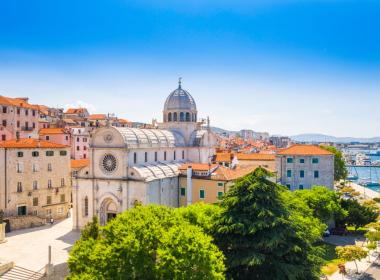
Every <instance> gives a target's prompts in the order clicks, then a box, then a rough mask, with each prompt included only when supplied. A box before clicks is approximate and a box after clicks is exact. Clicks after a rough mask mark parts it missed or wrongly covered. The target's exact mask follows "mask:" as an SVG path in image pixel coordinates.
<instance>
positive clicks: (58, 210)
mask: <svg viewBox="0 0 380 280" xmlns="http://www.w3.org/2000/svg"><path fill="white" fill-rule="evenodd" d="M57 214H58V215H62V214H63V207H58V209H57Z"/></svg>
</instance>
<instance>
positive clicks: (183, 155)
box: [182, 151, 185, 159]
mask: <svg viewBox="0 0 380 280" xmlns="http://www.w3.org/2000/svg"><path fill="white" fill-rule="evenodd" d="M182 159H185V151H182Z"/></svg>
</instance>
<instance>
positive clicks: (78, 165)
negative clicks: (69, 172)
mask: <svg viewBox="0 0 380 280" xmlns="http://www.w3.org/2000/svg"><path fill="white" fill-rule="evenodd" d="M89 165H90V160H89V159H72V160H71V168H74V169H82V168H84V167H87V166H89Z"/></svg>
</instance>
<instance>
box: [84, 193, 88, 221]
mask: <svg viewBox="0 0 380 280" xmlns="http://www.w3.org/2000/svg"><path fill="white" fill-rule="evenodd" d="M84 215H85V216H88V197H87V196H86V197H85V198H84Z"/></svg>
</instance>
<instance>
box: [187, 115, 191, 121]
mask: <svg viewBox="0 0 380 280" xmlns="http://www.w3.org/2000/svg"><path fill="white" fill-rule="evenodd" d="M186 121H187V122H190V121H191V120H190V113H186Z"/></svg>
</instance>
